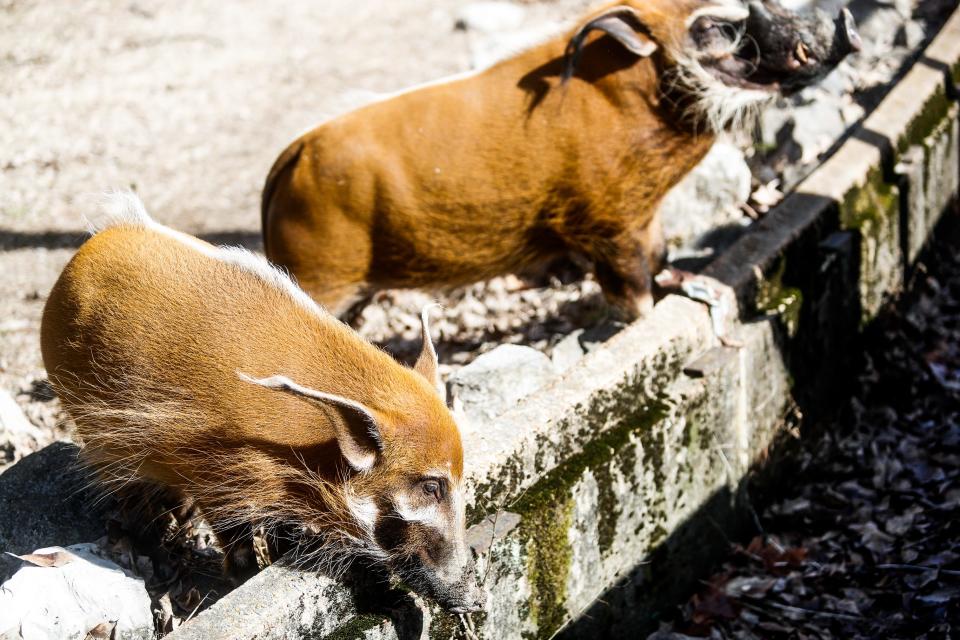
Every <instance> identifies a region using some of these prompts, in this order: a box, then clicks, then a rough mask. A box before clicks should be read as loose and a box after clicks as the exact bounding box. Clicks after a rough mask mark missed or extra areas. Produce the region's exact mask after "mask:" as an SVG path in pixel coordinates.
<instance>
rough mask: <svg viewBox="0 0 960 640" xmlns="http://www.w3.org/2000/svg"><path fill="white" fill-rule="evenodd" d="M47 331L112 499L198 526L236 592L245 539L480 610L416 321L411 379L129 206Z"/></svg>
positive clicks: (73, 265)
mask: <svg viewBox="0 0 960 640" xmlns="http://www.w3.org/2000/svg"><path fill="white" fill-rule="evenodd" d="M114 208H115V210H116V211H115V216H114V217H113V219H112V222H110V223H108V224H106V225H105V226H104V227H103V228H102V229H101V230H100V231H99V232H98V233H96V235H94V236H93V237H92V238H90V239H89V240H88V241H87V242H86V243H84V244H83V246H82V247H80V249H79V251H77V254H76V255H75V256H74V257H73V259H72V260H71V261H70V263H69V264H68V265H67V266H66V268H65V269H64V270H63V273H62V274H61V276H60V278H59V279H58V280H57V283H56V284H55V285H54V287H53V290H52V291H51V293H50V297H49V299H48V300H47V303H46V307H45V309H44V312H43V321H42V325H41V347H42V352H43V361H44V364H45V365H46V368H47V373H48V375H49V378H50V382H51V383H52V384H53V387H54V389H55V390H56V392H57V394H58V396H59V397H60V399H61V401H62V403H63V407H64V409H65V410H66V412H67V413H68V414H69V415H70V417H71V418H72V419H73V420H74V422H75V423H76V428H77V435H78V436H79V439H80V441H81V443H82V446H83V448H82V459H83V460H84V461H86V462H87V463H88V464H89V465H90V466H91V467H92V468H93V469H94V470H95V471H96V473H97V474H98V476H99V478H100V480H101V481H102V482H103V484H104V486H105V488H106V489H107V490H108V491H109V490H112V489H115V488H121V487H126V486H128V485H130V484H136V485H140V486H143V487H153V488H158V487H159V488H162V489H163V490H164V491H166V492H167V493H168V494H170V495H171V496H172V499H173V500H174V501H176V502H177V503H179V504H181V505H183V506H184V507H196V508H197V509H199V511H200V512H201V514H202V515H203V516H204V518H206V519H207V520H208V521H209V522H210V524H211V525H212V527H213V528H214V530H215V532H216V535H217V537H218V539H219V541H220V543H221V545H222V547H223V548H224V550H225V552H226V557H225V568H226V569H227V570H228V572H230V573H232V574H233V575H237V576H246V575H249V574H250V573H252V572H253V571H256V569H257V565H256V561H255V556H254V551H253V537H252V532H253V530H254V528H257V529H259V528H263V529H264V530H266V532H267V534H268V535H267V540H268V541H273V542H276V541H277V540H282V539H285V538H286V539H291V538H292V541H293V542H294V543H295V544H302V545H304V548H305V549H308V550H310V552H309V554H307V555H306V556H305V558H304V560H305V561H309V562H311V563H314V562H315V563H318V564H320V565H322V566H326V567H327V568H331V569H335V568H337V567H344V566H346V565H348V564H349V562H350V561H351V560H353V559H357V558H365V559H366V560H368V561H369V560H372V561H375V562H378V563H382V564H384V565H386V566H388V567H389V568H391V569H393V570H394V571H395V572H396V573H397V574H398V575H399V577H400V578H401V579H402V580H404V581H405V582H406V583H407V584H409V585H410V586H411V587H413V588H414V589H416V590H418V591H421V592H422V593H424V594H426V595H428V596H430V597H432V598H434V599H436V600H437V601H438V602H439V603H440V604H441V605H443V606H444V607H446V608H448V609H450V610H451V611H454V612H460V613H463V612H467V611H473V610H476V609H478V608H479V607H480V606H482V602H483V597H482V592H481V590H480V587H479V586H478V584H477V581H476V579H475V572H474V569H473V560H472V557H471V554H470V551H469V549H468V548H467V546H466V544H465V541H464V535H465V522H464V518H465V515H464V514H465V506H464V496H463V487H462V480H463V447H462V445H461V440H460V432H459V430H458V428H457V424H456V423H455V421H454V418H453V416H452V415H451V413H450V411H448V409H447V407H446V404H445V402H444V399H443V397H442V395H443V394H442V393H441V391H440V390H441V389H442V387H441V386H440V384H439V379H438V375H437V361H436V354H435V351H434V349H433V345H432V343H431V342H430V336H429V333H428V329H427V323H426V316H425V315H424V317H423V350H422V352H421V354H420V357H419V359H418V360H417V363H416V365H415V366H414V367H413V368H412V369H411V368H407V367H404V366H402V365H400V364H399V363H397V362H396V361H394V360H393V359H392V358H391V357H389V356H388V355H387V354H385V353H384V352H382V351H381V350H379V349H377V348H376V347H374V346H373V345H371V344H369V343H367V342H366V341H364V340H363V339H361V338H360V337H359V336H357V334H356V333H354V331H353V330H352V329H350V328H349V327H347V326H346V325H344V324H343V323H341V322H340V321H339V320H337V319H336V318H334V317H333V316H331V315H330V314H329V313H327V312H326V311H324V310H323V309H321V308H320V307H319V306H317V304H316V303H315V302H314V301H313V300H312V299H311V298H310V297H309V296H307V295H306V294H305V293H304V292H303V291H302V290H300V289H299V288H297V286H296V285H295V284H294V283H293V282H292V281H291V280H290V279H289V277H287V275H286V274H285V273H283V272H281V271H280V270H278V269H276V268H274V267H272V266H271V265H270V264H268V263H267V262H266V260H264V259H263V258H262V257H259V256H256V255H254V254H252V253H249V252H247V251H244V250H242V249H233V248H224V247H215V246H213V245H210V244H207V243H206V242H203V241H201V240H198V239H196V238H194V237H192V236H188V235H186V234H183V233H179V232H176V231H173V230H171V229H169V228H167V227H164V226H162V225H160V224H158V223H156V222H154V221H153V220H152V219H151V218H150V217H148V216H147V214H146V212H145V211H144V209H143V207H142V205H141V204H140V201H139V200H138V199H137V198H136V197H135V196H133V195H130V194H125V195H124V194H121V195H119V196H116V197H115V201H114Z"/></svg>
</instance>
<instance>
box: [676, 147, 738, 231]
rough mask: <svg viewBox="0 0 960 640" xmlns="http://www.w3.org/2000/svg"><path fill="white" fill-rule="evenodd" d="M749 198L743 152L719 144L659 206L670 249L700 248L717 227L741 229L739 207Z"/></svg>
mask: <svg viewBox="0 0 960 640" xmlns="http://www.w3.org/2000/svg"><path fill="white" fill-rule="evenodd" d="M749 197H750V167H748V166H747V162H746V160H745V159H744V156H743V152H742V151H740V149H738V148H737V147H735V146H733V145H732V144H730V143H728V142H724V141H718V142H717V143H716V144H714V145H713V148H711V149H710V152H709V153H707V155H706V156H705V157H704V158H703V160H701V161H700V164H698V165H697V166H696V167H695V168H694V169H693V171H691V172H690V173H689V174H688V175H687V176H686V177H685V178H684V179H683V180H682V181H681V182H680V183H679V184H678V185H677V186H675V187H674V188H673V189H671V190H670V192H669V193H668V194H667V196H666V198H664V199H663V203H662V204H661V205H660V211H661V213H662V218H663V225H664V232H665V234H666V237H667V244H668V245H670V246H674V247H676V246H684V245H695V246H699V245H700V244H701V243H702V242H703V241H704V240H705V239H706V238H705V236H706V235H707V234H708V233H709V232H711V231H712V230H713V229H715V228H716V227H722V226H731V225H736V226H740V225H741V224H742V220H743V218H744V216H743V214H742V213H741V211H740V209H739V205H740V204H741V203H743V202H746V201H747V198H749Z"/></svg>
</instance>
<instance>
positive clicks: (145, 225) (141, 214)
mask: <svg viewBox="0 0 960 640" xmlns="http://www.w3.org/2000/svg"><path fill="white" fill-rule="evenodd" d="M103 210H104V212H105V215H104V216H103V219H102V221H101V223H100V224H97V225H93V224H89V225H88V226H89V227H90V229H91V231H93V232H97V231H103V230H105V229H109V228H110V227H116V226H130V227H139V228H141V229H149V230H150V231H154V232H156V233H160V234H163V235H165V236H167V237H169V238H172V239H174V240H177V241H179V242H182V243H183V244H185V245H187V246H189V247H190V248H192V249H195V250H196V251H199V252H200V253H202V254H204V255H205V256H208V257H210V258H213V259H214V260H219V261H220V262H224V263H226V264H229V265H232V266H234V267H236V268H238V269H241V270H243V271H246V272H248V273H250V274H252V275H254V276H256V277H257V278H259V279H260V280H261V281H263V282H265V283H266V284H268V285H270V286H272V287H276V288H277V289H279V290H280V291H282V292H283V293H285V294H287V295H288V296H290V298H292V299H293V301H294V302H295V303H297V304H298V305H300V306H301V307H303V308H304V309H306V310H308V311H310V312H312V313H316V314H317V315H319V316H322V317H327V313H326V312H325V311H324V310H323V309H321V308H320V307H319V306H318V305H317V303H316V302H314V301H313V298H311V297H310V296H308V295H307V294H306V292H304V290H303V289H301V288H300V287H298V286H297V285H296V284H295V283H294V282H293V280H291V279H290V276H289V275H287V273H286V272H284V271H282V270H280V269H278V268H277V267H274V266H273V265H271V264H270V263H269V262H267V260H266V258H263V257H261V256H258V255H257V254H255V253H252V252H250V251H247V250H246V249H244V248H242V247H215V246H213V245H211V244H208V243H206V242H203V241H202V240H199V239H197V238H194V237H193V236H190V235H187V234H185V233H181V232H179V231H176V230H174V229H171V228H170V227H165V226H163V225H162V224H160V223H159V222H156V221H155V220H154V219H153V218H151V217H150V215H149V214H148V213H147V211H146V209H145V208H144V206H143V203H142V202H141V201H140V198H138V197H137V195H136V194H134V193H133V192H132V191H115V192H113V193H108V194H106V195H105V197H104V205H103Z"/></svg>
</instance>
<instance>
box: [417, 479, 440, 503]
mask: <svg viewBox="0 0 960 640" xmlns="http://www.w3.org/2000/svg"><path fill="white" fill-rule="evenodd" d="M421 486H422V487H423V492H424V493H425V494H427V495H428V496H433V497H434V498H436V499H437V501H440V500H441V499H443V488H442V487H441V486H440V482H438V481H437V480H427V481H425V482H424V483H423V485H421Z"/></svg>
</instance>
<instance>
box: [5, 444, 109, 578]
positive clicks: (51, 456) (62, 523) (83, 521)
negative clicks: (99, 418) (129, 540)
mask: <svg viewBox="0 0 960 640" xmlns="http://www.w3.org/2000/svg"><path fill="white" fill-rule="evenodd" d="M78 452H79V449H78V448H77V446H76V445H73V444H68V443H66V442H54V443H53V444H50V445H48V446H46V447H44V448H43V449H41V450H40V451H37V452H35V453H31V454H30V455H28V456H25V457H24V458H23V459H21V460H20V461H19V462H17V463H16V464H14V465H11V466H10V467H8V468H7V469H6V471H4V472H3V474H2V475H0V551H9V552H12V553H16V554H23V553H29V552H30V551H31V550H33V549H36V548H38V547H48V546H51V545H55V544H61V545H62V544H73V543H77V542H82V541H84V540H96V539H98V538H100V537H101V536H103V535H104V533H105V532H106V521H107V519H108V514H109V513H110V512H111V510H112V509H113V504H112V502H111V501H110V500H98V499H97V498H98V497H99V496H98V494H97V493H95V492H94V490H92V489H90V490H88V489H85V487H86V486H88V484H89V481H90V480H89V478H88V477H87V475H86V474H85V473H84V472H83V471H81V470H80V469H79V468H78V467H77V453H78ZM16 566H17V563H16V562H13V561H11V560H10V557H9V556H6V555H3V554H0V579H3V578H5V577H7V576H8V575H10V573H11V572H12V570H13V569H15V568H16Z"/></svg>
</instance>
